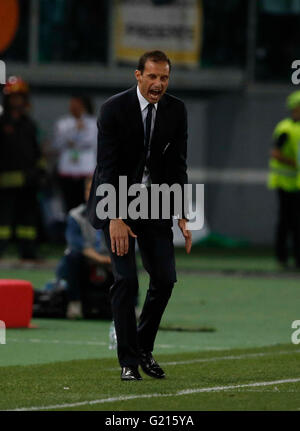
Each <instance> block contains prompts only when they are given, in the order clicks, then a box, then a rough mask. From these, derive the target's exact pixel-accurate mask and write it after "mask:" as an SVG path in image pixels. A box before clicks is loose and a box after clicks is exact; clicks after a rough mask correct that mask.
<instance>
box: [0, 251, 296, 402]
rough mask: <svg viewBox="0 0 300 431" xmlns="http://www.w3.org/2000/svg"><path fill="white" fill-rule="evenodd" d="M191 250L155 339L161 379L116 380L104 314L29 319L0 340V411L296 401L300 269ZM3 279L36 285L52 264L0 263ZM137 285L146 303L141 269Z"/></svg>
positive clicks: (265, 259) (49, 273)
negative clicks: (98, 316) (10, 266)
mask: <svg viewBox="0 0 300 431" xmlns="http://www.w3.org/2000/svg"><path fill="white" fill-rule="evenodd" d="M190 257H191V259H189V258H185V257H184V255H182V254H181V253H179V254H178V282H177V283H176V285H175V287H174V291H173V295H172V297H171V300H170V302H169V305H168V308H167V310H166V313H165V315H164V317H163V320H162V322H161V330H160V331H159V332H158V335H157V339H156V347H155V351H154V356H155V358H156V359H157V360H158V361H159V363H160V364H161V365H162V366H163V368H164V369H165V371H166V374H167V377H166V379H164V380H154V379H151V378H150V377H148V376H146V375H144V374H143V373H142V372H141V374H142V377H143V380H142V381H141V382H121V381H120V369H119V366H118V362H117V359H116V352H115V351H111V350H109V349H108V329H109V325H110V322H108V321H74V322H71V321H67V320H64V319H57V320H55V319H33V322H32V323H33V324H34V325H35V326H36V327H35V328H33V329H10V330H8V331H7V343H6V344H5V345H0V393H1V399H0V410H10V409H25V410H30V409H32V410H43V409H45V410H51V409H53V410H111V411H113V410H114V411H117V410H153V411H155V410H181V411H184V410H199V411H201V410H299V409H300V363H299V353H300V345H294V344H292V342H291V335H292V332H293V329H292V328H291V324H292V322H293V321H294V320H300V311H299V288H300V280H299V276H297V275H296V274H295V275H294V276H291V275H290V274H283V273H280V272H278V273H277V272H276V270H275V266H274V264H273V262H272V259H271V258H270V257H268V256H259V257H255V256H249V257H248V258H247V256H239V257H237V256H236V257H235V256H234V253H232V254H231V255H227V256H225V255H224V256H222V255H220V253H218V254H216V255H215V256H214V255H213V253H211V255H210V256H206V257H205V256H201V254H192V255H191V256H190ZM257 270H259V271H261V274H260V273H259V272H257ZM222 271H223V273H222ZM231 271H232V272H231ZM243 271H244V275H243ZM245 274H246V275H245ZM1 278H20V279H27V280H31V281H32V282H33V284H34V286H35V287H41V286H42V285H43V284H44V283H45V282H46V281H47V280H49V279H51V278H53V271H52V270H51V269H47V270H46V269H44V270H42V269H39V270H33V269H31V270H30V269H27V270H25V269H2V270H1ZM140 286H141V293H140V305H142V303H143V299H144V296H145V292H146V289H147V276H146V274H145V273H144V272H142V271H141V273H140Z"/></svg>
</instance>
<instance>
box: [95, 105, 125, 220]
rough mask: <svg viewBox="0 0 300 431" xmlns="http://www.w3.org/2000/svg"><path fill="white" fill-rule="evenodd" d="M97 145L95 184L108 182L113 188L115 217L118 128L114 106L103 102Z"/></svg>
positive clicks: (117, 177)
mask: <svg viewBox="0 0 300 431" xmlns="http://www.w3.org/2000/svg"><path fill="white" fill-rule="evenodd" d="M97 126H98V144H97V145H98V146H97V172H98V178H97V183H98V184H97V185H99V184H110V185H112V186H113V187H114V189H115V197H116V217H118V195H119V172H118V153H119V142H120V140H119V128H118V122H117V112H116V109H115V106H111V104H104V105H103V106H102V108H101V111H100V115H99V117H98V121H97Z"/></svg>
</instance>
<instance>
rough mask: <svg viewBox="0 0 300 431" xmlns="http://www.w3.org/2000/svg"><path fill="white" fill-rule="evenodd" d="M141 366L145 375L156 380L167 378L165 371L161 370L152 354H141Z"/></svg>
mask: <svg viewBox="0 0 300 431" xmlns="http://www.w3.org/2000/svg"><path fill="white" fill-rule="evenodd" d="M140 365H141V368H142V370H143V371H144V373H145V374H148V376H150V377H154V378H156V379H163V378H164V377H166V375H165V372H164V370H162V369H161V368H160V366H159V365H158V363H157V362H156V360H155V359H154V358H153V356H152V353H151V352H141V356H140Z"/></svg>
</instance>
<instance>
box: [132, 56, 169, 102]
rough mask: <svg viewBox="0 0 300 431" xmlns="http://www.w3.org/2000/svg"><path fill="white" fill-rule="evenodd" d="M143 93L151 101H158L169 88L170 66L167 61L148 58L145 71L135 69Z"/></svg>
mask: <svg viewBox="0 0 300 431" xmlns="http://www.w3.org/2000/svg"><path fill="white" fill-rule="evenodd" d="M135 77H136V79H137V81H138V86H139V89H140V92H141V94H142V95H143V96H144V97H145V99H147V100H148V102H149V103H157V102H158V101H159V100H160V99H161V97H162V96H163V95H164V93H165V92H166V90H167V88H168V84H169V78H170V68H169V64H168V63H167V62H166V61H160V62H154V61H151V60H147V61H146V63H145V68H144V71H143V73H141V71H140V70H136V71H135Z"/></svg>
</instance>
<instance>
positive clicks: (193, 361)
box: [107, 349, 300, 371]
mask: <svg viewBox="0 0 300 431" xmlns="http://www.w3.org/2000/svg"><path fill="white" fill-rule="evenodd" d="M289 353H300V350H299V349H298V350H281V351H279V352H258V353H245V354H244V355H228V356H215V357H213V358H199V359H187V360H186V361H172V362H159V363H160V365H184V364H197V363H198V362H216V361H231V360H239V359H247V358H257V357H264V356H269V355H288V354H289ZM118 369H119V368H117V367H114V368H107V370H109V371H115V370H118Z"/></svg>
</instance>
